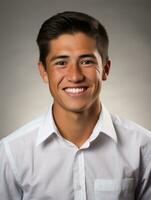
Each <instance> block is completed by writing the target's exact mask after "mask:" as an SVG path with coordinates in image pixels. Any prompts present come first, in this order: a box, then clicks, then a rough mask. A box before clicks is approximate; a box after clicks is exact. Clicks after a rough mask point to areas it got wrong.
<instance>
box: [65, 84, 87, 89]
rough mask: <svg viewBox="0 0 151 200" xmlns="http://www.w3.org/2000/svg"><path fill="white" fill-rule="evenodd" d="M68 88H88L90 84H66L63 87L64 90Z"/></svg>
mask: <svg viewBox="0 0 151 200" xmlns="http://www.w3.org/2000/svg"><path fill="white" fill-rule="evenodd" d="M67 88H86V89H87V88H88V86H85V85H80V86H79V85H78V86H66V87H63V90H65V89H67Z"/></svg>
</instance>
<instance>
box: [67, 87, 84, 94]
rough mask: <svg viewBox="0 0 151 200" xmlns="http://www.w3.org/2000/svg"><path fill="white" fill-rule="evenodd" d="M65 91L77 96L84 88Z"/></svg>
mask: <svg viewBox="0 0 151 200" xmlns="http://www.w3.org/2000/svg"><path fill="white" fill-rule="evenodd" d="M65 91H66V92H68V93H73V94H77V93H80V92H83V91H84V88H66V89H65Z"/></svg>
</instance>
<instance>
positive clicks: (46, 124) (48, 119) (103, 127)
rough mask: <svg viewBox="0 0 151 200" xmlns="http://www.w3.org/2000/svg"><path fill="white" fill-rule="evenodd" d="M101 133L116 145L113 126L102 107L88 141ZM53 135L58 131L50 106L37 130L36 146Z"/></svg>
mask: <svg viewBox="0 0 151 200" xmlns="http://www.w3.org/2000/svg"><path fill="white" fill-rule="evenodd" d="M101 132H103V133H104V134H106V135H108V136H109V137H111V138H112V139H113V140H114V141H115V142H116V143H117V135H116V132H115V129H114V126H113V122H112V119H111V115H110V113H109V111H108V110H107V109H106V108H105V106H104V105H102V111H101V114H100V116H99V119H98V121H97V124H96V126H95V128H94V130H93V132H92V134H91V136H90V138H89V141H93V140H94V139H95V138H96V137H97V136H98V135H99V133H101ZM53 133H58V130H57V127H56V125H55V122H54V119H53V114H52V105H51V107H50V108H49V111H48V112H47V113H46V115H45V116H44V119H43V121H42V124H41V126H40V128H39V132H38V137H37V141H36V145H39V144H41V143H42V142H43V141H45V140H46V139H47V138H48V137H49V136H51V135H52V134H53Z"/></svg>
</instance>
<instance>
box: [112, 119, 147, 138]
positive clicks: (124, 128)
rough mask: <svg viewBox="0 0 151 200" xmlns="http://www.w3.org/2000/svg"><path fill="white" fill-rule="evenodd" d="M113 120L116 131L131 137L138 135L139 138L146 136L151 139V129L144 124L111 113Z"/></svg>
mask: <svg viewBox="0 0 151 200" xmlns="http://www.w3.org/2000/svg"><path fill="white" fill-rule="evenodd" d="M111 117H112V122H113V125H114V128H115V130H116V132H118V133H119V134H121V135H125V136H128V137H129V138H131V137H133V136H136V137H137V138H142V139H143V138H144V139H147V140H150V141H151V131H149V130H147V129H145V128H144V127H143V126H141V125H139V124H137V123H135V122H133V121H130V120H128V119H125V118H122V117H119V116H117V115H111Z"/></svg>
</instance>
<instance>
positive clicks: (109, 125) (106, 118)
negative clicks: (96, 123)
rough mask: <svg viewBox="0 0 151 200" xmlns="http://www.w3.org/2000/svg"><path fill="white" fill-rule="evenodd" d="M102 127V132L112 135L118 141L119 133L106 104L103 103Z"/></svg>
mask: <svg viewBox="0 0 151 200" xmlns="http://www.w3.org/2000/svg"><path fill="white" fill-rule="evenodd" d="M101 128H102V129H101V132H103V133H104V134H106V135H108V136H109V137H111V138H112V139H113V140H114V141H115V142H116V143H117V142H118V139H117V134H116V131H115V128H114V125H113V121H112V118H111V114H110V113H109V111H108V110H107V109H106V108H105V106H104V105H102V127H101Z"/></svg>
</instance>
